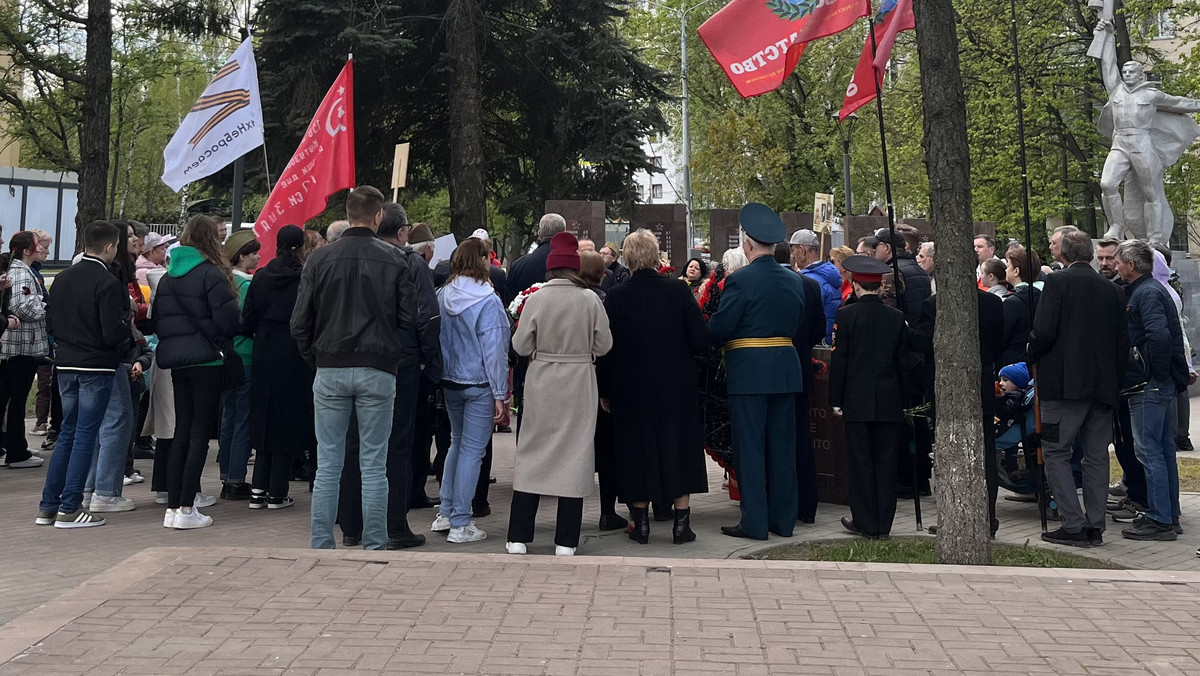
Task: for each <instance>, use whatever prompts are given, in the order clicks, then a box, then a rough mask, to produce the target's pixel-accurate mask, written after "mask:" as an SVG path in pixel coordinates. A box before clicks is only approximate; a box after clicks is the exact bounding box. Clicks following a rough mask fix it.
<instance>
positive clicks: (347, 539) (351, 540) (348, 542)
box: [342, 535, 362, 547]
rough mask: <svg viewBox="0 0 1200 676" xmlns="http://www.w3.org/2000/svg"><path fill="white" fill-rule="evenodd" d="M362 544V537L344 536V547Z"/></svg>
mask: <svg viewBox="0 0 1200 676" xmlns="http://www.w3.org/2000/svg"><path fill="white" fill-rule="evenodd" d="M361 544H362V538H356V537H354V536H353V535H343V536H342V546H343V547H357V546H359V545H361Z"/></svg>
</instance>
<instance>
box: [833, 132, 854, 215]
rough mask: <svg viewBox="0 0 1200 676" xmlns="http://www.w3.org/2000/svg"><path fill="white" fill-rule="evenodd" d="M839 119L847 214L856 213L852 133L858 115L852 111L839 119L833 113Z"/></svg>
mask: <svg viewBox="0 0 1200 676" xmlns="http://www.w3.org/2000/svg"><path fill="white" fill-rule="evenodd" d="M831 115H832V116H833V118H834V120H836V121H837V129H838V136H839V137H841V139H842V186H843V187H842V189H843V190H845V192H846V215H847V216H852V215H854V199H853V196H852V195H851V194H850V135H851V134H853V133H854V123H855V122H857V121H858V115H857V114H855V113H850V114H849V115H847V116H846V119H845V120H837V116H838V114H837V113H836V112H834V113H831Z"/></svg>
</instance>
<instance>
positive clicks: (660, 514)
mask: <svg viewBox="0 0 1200 676" xmlns="http://www.w3.org/2000/svg"><path fill="white" fill-rule="evenodd" d="M674 519H675V507H674V506H669V507H667V508H666V509H661V510H660V509H655V510H654V520H655V521H672V520H674Z"/></svg>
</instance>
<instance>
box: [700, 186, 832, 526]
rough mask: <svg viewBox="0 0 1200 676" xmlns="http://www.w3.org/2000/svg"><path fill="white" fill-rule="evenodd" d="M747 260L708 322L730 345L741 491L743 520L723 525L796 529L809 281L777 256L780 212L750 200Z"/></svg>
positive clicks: (745, 214)
mask: <svg viewBox="0 0 1200 676" xmlns="http://www.w3.org/2000/svg"><path fill="white" fill-rule="evenodd" d="M739 221H740V223H741V226H742V231H743V233H744V236H743V238H742V240H743V241H742V249H743V251H745V253H746V258H748V259H749V260H750V264H749V265H747V266H746V267H744V268H742V269H740V270H738V271H737V272H735V273H734V274H732V275H730V276H729V277H728V279H727V280H726V282H725V292H724V294H723V295H722V296H721V306H720V309H719V310H718V311H717V313H716V314H715V315H713V317H712V320H711V322H710V324H709V328H711V329H712V333H713V336H714V337H715V338H716V339H717V341H718V342H719V343H722V344H724V346H725V367H726V374H727V375H726V380H727V387H728V393H729V417H730V421H731V424H732V428H733V429H732V431H733V435H732V436H733V458H734V468H735V470H736V472H737V477H738V487H739V488H740V489H741V493H742V503H741V508H742V520H741V523H739V524H737V525H736V526H723V527H722V528H721V532H722V533H724V534H726V535H730V536H732V537H742V538H752V539H755V540H766V539H767V533H768V532H771V533H775V534H776V535H781V536H783V537H791V535H792V530H793V529H794V528H795V527H796V515H797V504H798V502H797V501H798V497H797V488H796V407H795V395H796V394H797V393H799V392H802V391H803V390H804V372H803V370H802V368H801V364H800V358H799V357H798V356H797V354H796V349H795V348H794V347H793V345H792V340H793V338H796V337H798V336H807V335H808V333H809V331H808V327H806V326H804V283H803V282H802V281H801V280H800V278H799V277H798V276H797V275H796V274H795V273H793V272H791V271H790V270H788V269H786V268H783V267H781V266H780V265H779V264H778V263H776V262H775V258H774V255H773V254H774V251H775V244H777V243H779V242H782V241H783V240H784V238H785V237H786V236H787V231H786V230H785V229H784V227H783V221H782V220H780V218H779V215H778V214H776V213H775V212H774V211H772V210H771V208H770V207H768V206H766V205H764V204H758V203H751V204H747V205H746V206H745V207H743V208H742V211H741V214H740V215H739Z"/></svg>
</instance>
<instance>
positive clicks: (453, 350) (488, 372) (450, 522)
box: [432, 239, 509, 543]
mask: <svg viewBox="0 0 1200 676" xmlns="http://www.w3.org/2000/svg"><path fill="white" fill-rule="evenodd" d="M488 254H489V250H488V247H487V245H486V244H484V243H483V242H482V241H480V240H477V239H468V240H466V241H464V242H463V243H462V244H460V245H458V248H457V249H455V250H454V255H453V256H452V257H451V259H450V280H449V281H448V282H447V283H446V285H445V286H444V287H442V289H441V291H439V292H438V306H439V308H440V310H441V323H442V328H441V343H442V346H441V347H442V391H443V392H444V393H445V397H446V412H447V413H448V414H449V417H450V452H449V453H448V454H447V455H446V465H445V469H444V470H443V472H442V490H441V497H442V505H441V509H440V511H439V512H438V515H437V518H435V519H434V521H433V526H432V530H433V531H434V532H435V533H436V532H444V531H449V532H450V533H449V535H448V536H447V537H446V541H447V542H455V543H462V542H478V541H479V540H483V539H484V538H486V537H487V533H485V532H483V531H482V530H480V529H479V528H478V527H476V526H475V522H474V521H472V520H471V499H472V498H473V497H474V496H475V486H476V484H477V483H478V481H479V466H480V461H482V460H483V454H484V450H485V449H486V448H487V444H488V441H489V440H490V439H491V436H492V427H493V425H495V424H496V422H497V421H499V420H500V419H501V417H503V415H504V402H506V401H508V344H509V326H508V315H506V314H505V313H504V305H503V304H502V303H501V301H500V297H499V296H497V295H496V292H495V289H493V288H492V284H491V282H490V281H489V278H488Z"/></svg>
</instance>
